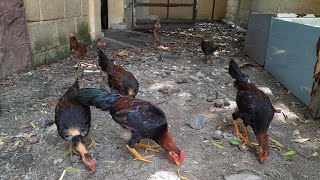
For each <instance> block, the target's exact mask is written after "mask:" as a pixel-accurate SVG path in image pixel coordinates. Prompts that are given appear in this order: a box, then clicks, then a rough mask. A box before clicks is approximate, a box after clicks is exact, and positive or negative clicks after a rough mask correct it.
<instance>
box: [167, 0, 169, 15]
mask: <svg viewBox="0 0 320 180" xmlns="http://www.w3.org/2000/svg"><path fill="white" fill-rule="evenodd" d="M167 4H168V6H167V19H169V4H170V0H168V1H167Z"/></svg>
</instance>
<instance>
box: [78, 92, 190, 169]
mask: <svg viewBox="0 0 320 180" xmlns="http://www.w3.org/2000/svg"><path fill="white" fill-rule="evenodd" d="M73 97H74V98H75V99H76V100H77V101H80V102H82V103H84V104H87V105H89V106H95V107H97V108H99V109H101V110H103V111H110V115H111V116H112V118H113V120H114V121H115V122H116V123H118V124H120V125H121V126H123V127H124V128H126V129H128V130H130V131H131V133H132V136H131V139H130V140H129V142H128V145H127V148H128V150H129V151H130V152H131V153H133V155H134V156H135V160H140V161H144V162H151V161H149V160H147V159H148V158H150V157H152V156H146V157H142V156H141V155H140V154H139V153H138V152H137V151H136V150H135V149H134V147H135V146H136V147H143V148H146V150H151V151H156V150H155V149H154V148H157V147H158V146H149V145H145V144H140V143H139V141H140V140H141V139H144V138H148V139H152V140H154V141H155V142H157V143H158V144H159V145H160V146H161V147H162V148H163V149H164V150H165V151H166V152H167V154H168V155H169V159H170V160H171V161H172V162H174V163H175V164H176V165H177V166H179V165H180V164H181V163H182V162H183V161H184V158H185V152H184V151H183V150H179V149H178V147H177V146H176V145H175V143H174V142H173V138H172V136H171V134H170V132H169V129H168V124H167V120H166V117H165V114H164V112H163V111H162V110H161V109H159V108H158V107H156V106H154V105H153V104H151V103H149V102H147V101H143V100H139V99H135V98H131V97H127V96H122V95H120V94H115V93H108V92H106V91H103V90H100V89H94V88H87V89H80V90H78V91H77V92H76V93H75V94H74V96H73Z"/></svg>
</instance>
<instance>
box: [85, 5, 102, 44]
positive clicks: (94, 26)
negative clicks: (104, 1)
mask: <svg viewBox="0 0 320 180" xmlns="http://www.w3.org/2000/svg"><path fill="white" fill-rule="evenodd" d="M88 14H89V34H90V37H91V40H92V41H97V40H98V39H99V38H100V37H101V36H102V32H101V18H100V14H101V0H90V1H89V13H88Z"/></svg>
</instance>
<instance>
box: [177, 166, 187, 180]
mask: <svg viewBox="0 0 320 180" xmlns="http://www.w3.org/2000/svg"><path fill="white" fill-rule="evenodd" d="M177 174H178V177H179V178H180V179H182V180H189V179H188V178H187V177H184V176H182V175H181V174H180V170H179V169H178V172H177Z"/></svg>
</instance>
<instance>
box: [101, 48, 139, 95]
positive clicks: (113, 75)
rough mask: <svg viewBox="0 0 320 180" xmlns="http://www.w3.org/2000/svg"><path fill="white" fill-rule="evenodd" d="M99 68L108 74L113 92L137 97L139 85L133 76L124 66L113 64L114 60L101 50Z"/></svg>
mask: <svg viewBox="0 0 320 180" xmlns="http://www.w3.org/2000/svg"><path fill="white" fill-rule="evenodd" d="M98 56H99V66H100V67H101V69H102V70H103V71H104V72H106V73H107V74H108V85H109V87H110V89H111V90H112V91H117V92H118V93H119V94H121V95H124V96H130V97H136V95H137V93H138V92H139V83H138V81H137V79H136V78H135V77H134V76H133V74H132V73H131V72H129V71H126V70H125V69H124V68H123V67H122V66H118V65H116V64H114V63H113V60H111V59H109V58H107V56H106V55H105V54H104V53H103V52H102V51H101V50H100V49H99V51H98Z"/></svg>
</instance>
